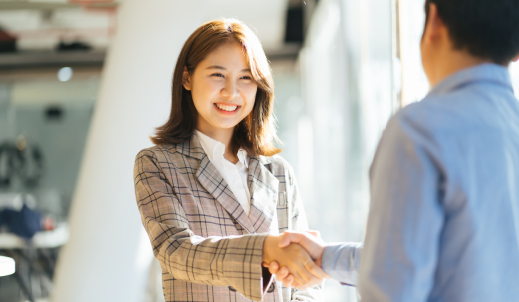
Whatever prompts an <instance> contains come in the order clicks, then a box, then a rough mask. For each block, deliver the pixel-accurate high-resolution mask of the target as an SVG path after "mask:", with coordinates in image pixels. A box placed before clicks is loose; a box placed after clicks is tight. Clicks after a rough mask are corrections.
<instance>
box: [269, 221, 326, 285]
mask: <svg viewBox="0 0 519 302" xmlns="http://www.w3.org/2000/svg"><path fill="white" fill-rule="evenodd" d="M294 243H297V244H299V245H300V246H302V247H303V248H304V249H305V250H306V251H307V252H308V254H309V255H310V257H312V259H313V260H314V261H315V264H316V265H317V266H319V268H320V267H321V263H322V256H323V253H324V249H325V248H326V243H325V242H324V241H323V240H322V239H321V236H320V234H319V232H318V231H307V232H300V231H286V232H285V233H284V234H283V235H282V236H281V238H280V240H279V247H286V246H288V245H290V244H294ZM281 266H282V267H281V268H280V263H277V262H276V261H273V262H270V265H265V267H268V268H269V271H270V273H271V274H275V275H276V276H277V279H278V280H279V281H282V282H283V284H285V286H286V287H290V286H294V287H297V288H301V287H300V286H301V285H300V284H299V281H298V279H296V278H295V276H294V274H293V272H292V270H291V269H290V268H288V267H286V266H284V265H283V264H281ZM325 275H326V276H325V279H329V278H330V276H329V275H328V274H326V273H325Z"/></svg>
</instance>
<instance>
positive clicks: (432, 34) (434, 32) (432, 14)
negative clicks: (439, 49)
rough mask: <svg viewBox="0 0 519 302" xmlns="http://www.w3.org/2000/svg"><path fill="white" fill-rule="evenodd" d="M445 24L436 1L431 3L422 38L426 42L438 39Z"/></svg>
mask: <svg viewBox="0 0 519 302" xmlns="http://www.w3.org/2000/svg"><path fill="white" fill-rule="evenodd" d="M444 26H445V25H444V24H443V21H442V19H441V18H440V16H439V15H438V7H437V6H436V4H435V3H430V4H429V14H428V16H427V23H426V24H425V29H424V33H423V37H422V40H423V41H425V42H426V43H433V42H434V41H436V40H438V38H439V37H440V36H441V34H442V29H443V27H444Z"/></svg>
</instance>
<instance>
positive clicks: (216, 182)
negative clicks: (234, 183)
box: [177, 134, 254, 234]
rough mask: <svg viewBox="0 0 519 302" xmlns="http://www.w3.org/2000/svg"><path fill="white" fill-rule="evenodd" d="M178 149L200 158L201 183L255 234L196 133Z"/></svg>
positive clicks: (199, 179) (199, 178)
mask: <svg viewBox="0 0 519 302" xmlns="http://www.w3.org/2000/svg"><path fill="white" fill-rule="evenodd" d="M177 151H179V152H180V153H182V154H185V155H187V156H191V157H195V158H198V159H199V160H200V165H199V167H198V170H197V171H196V177H197V179H198V181H199V182H200V184H201V185H202V186H203V187H204V188H205V189H206V190H207V191H208V192H209V193H211V195H213V197H214V198H215V199H216V200H217V201H218V202H219V203H220V204H221V205H222V207H223V208H224V209H225V210H226V211H227V212H228V213H229V214H230V215H231V216H232V217H233V218H234V220H236V221H237V222H238V223H239V224H240V225H241V226H242V227H243V228H244V229H245V230H246V231H247V232H248V233H250V234H253V233H254V227H253V225H252V223H251V221H250V220H249V218H248V217H247V215H246V214H245V211H244V210H243V208H242V206H241V205H240V203H239V202H238V200H237V199H236V197H235V196H234V194H233V193H232V191H231V189H230V188H229V186H228V185H227V183H226V182H225V180H224V179H223V177H222V175H221V174H220V172H218V170H216V167H215V166H214V165H213V164H212V163H211V161H210V160H209V157H207V154H205V152H204V149H203V148H202V146H201V145H200V142H199V141H198V137H197V136H196V134H193V136H192V138H191V140H190V141H189V142H186V143H184V144H179V145H177Z"/></svg>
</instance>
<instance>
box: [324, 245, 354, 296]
mask: <svg viewBox="0 0 519 302" xmlns="http://www.w3.org/2000/svg"><path fill="white" fill-rule="evenodd" d="M361 250H362V243H360V242H352V243H331V244H328V246H327V247H326V249H325V250H324V253H323V256H322V268H323V270H324V271H325V272H326V273H327V274H328V275H330V276H331V277H332V278H333V279H335V280H337V281H340V282H341V283H342V284H344V285H350V286H356V285H357V280H358V272H359V262H360V254H361Z"/></svg>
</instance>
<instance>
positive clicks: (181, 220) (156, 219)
mask: <svg viewBox="0 0 519 302" xmlns="http://www.w3.org/2000/svg"><path fill="white" fill-rule="evenodd" d="M134 180H135V194H136V198H137V204H138V207H139V211H140V214H141V218H142V223H143V225H144V228H145V229H146V231H147V233H148V236H149V238H150V241H151V244H152V247H153V253H154V254H155V257H156V258H157V259H158V260H159V262H160V263H161V266H162V267H163V268H165V269H167V271H168V273H169V274H171V275H172V276H173V277H174V278H176V279H179V280H185V281H190V282H195V283H202V284H209V285H214V286H232V287H233V288H235V289H236V290H237V291H239V292H240V293H242V294H243V295H244V296H245V297H247V298H248V299H251V300H255V301H261V299H262V298H263V294H264V288H263V287H264V285H263V280H262V267H261V261H262V254H263V243H264V241H265V238H266V236H267V235H266V234H263V235H243V236H232V237H230V236H229V237H216V236H215V237H208V238H204V237H201V236H196V235H195V234H194V233H193V231H191V230H190V229H189V223H188V219H187V217H186V214H185V212H184V209H183V208H182V205H181V203H180V202H179V200H178V198H177V196H176V194H175V192H174V191H173V189H172V187H171V185H170V184H169V183H168V181H167V180H166V177H165V175H164V173H163V172H162V170H161V168H160V167H159V165H158V164H157V159H156V158H155V156H154V154H153V152H152V151H149V150H144V151H141V152H140V153H139V154H138V155H137V158H136V162H135V168H134Z"/></svg>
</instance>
